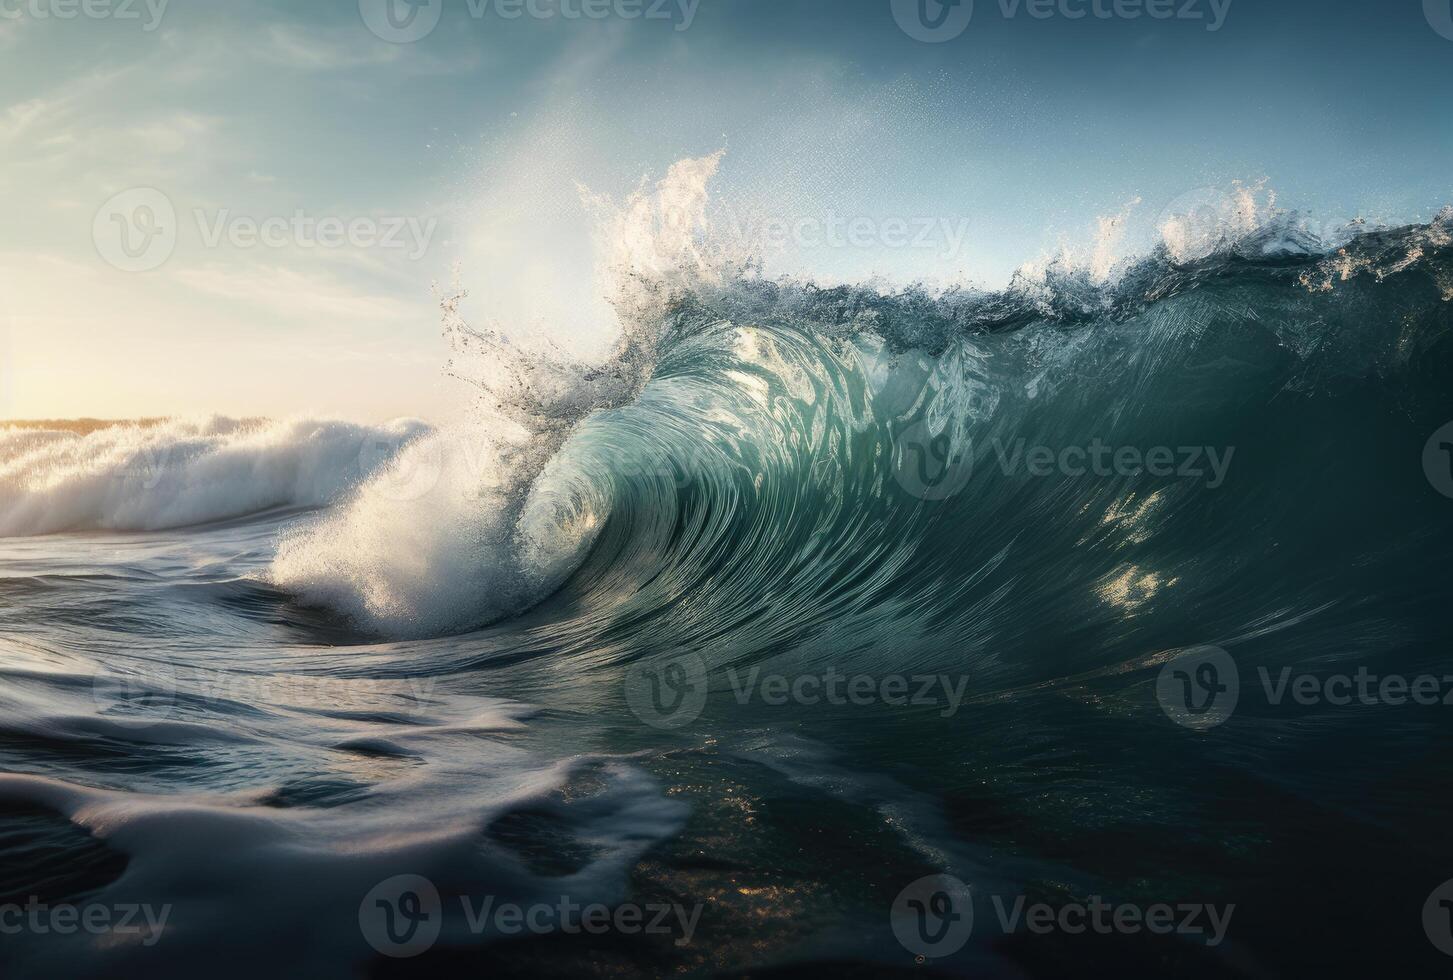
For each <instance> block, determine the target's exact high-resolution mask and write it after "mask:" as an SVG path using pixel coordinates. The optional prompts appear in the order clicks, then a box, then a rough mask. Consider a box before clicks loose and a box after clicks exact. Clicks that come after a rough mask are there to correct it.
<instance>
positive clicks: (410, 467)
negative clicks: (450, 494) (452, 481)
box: [358, 419, 480, 503]
mask: <svg viewBox="0 0 1453 980" xmlns="http://www.w3.org/2000/svg"><path fill="white" fill-rule="evenodd" d="M403 421H405V420H402V419H399V420H395V421H394V422H391V423H389V424H388V425H387V426H384V427H383V430H382V431H380V432H379V434H377V435H375V436H371V437H367V438H365V439H364V440H363V446H362V448H361V449H359V451H358V471H359V473H360V474H363V475H365V481H364V484H363V492H364V493H365V494H367V495H369V496H374V497H381V498H383V499H385V500H392V501H395V502H399V503H405V502H409V501H414V500H418V499H419V498H421V497H423V496H425V495H427V494H429V493H431V492H432V491H433V490H434V488H435V487H437V486H438V485H439V480H440V478H441V477H442V476H443V474H444V463H445V453H446V451H447V450H449V449H454V450H456V451H459V452H462V453H463V457H462V458H463V459H465V460H466V461H468V460H471V459H473V460H475V462H478V458H477V457H475V456H474V455H473V454H472V453H471V452H470V449H471V446H470V445H468V444H467V443H465V442H464V440H462V439H461V440H457V441H456V444H455V445H453V446H449V445H446V441H445V440H444V439H440V438H433V437H431V436H428V435H423V434H420V433H418V432H414V431H411V430H410V429H409V428H408V427H403V426H400V425H399V422H403ZM472 472H480V469H478V468H475V469H473V470H472Z"/></svg>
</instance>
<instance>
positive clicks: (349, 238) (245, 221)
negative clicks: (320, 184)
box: [91, 187, 439, 272]
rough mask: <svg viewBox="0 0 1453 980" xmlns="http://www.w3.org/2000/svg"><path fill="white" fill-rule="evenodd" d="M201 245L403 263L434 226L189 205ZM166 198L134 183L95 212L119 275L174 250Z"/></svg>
mask: <svg viewBox="0 0 1453 980" xmlns="http://www.w3.org/2000/svg"><path fill="white" fill-rule="evenodd" d="M192 218H193V221H194V222H195V223H196V226H197V236H198V239H199V240H200V243H201V245H202V247H204V248H208V249H215V248H220V247H222V246H223V245H224V244H226V245H228V246H230V247H232V248H235V249H254V248H268V249H283V248H302V249H315V248H321V249H342V248H353V249H384V250H401V251H404V252H405V254H406V255H407V257H408V259H409V260H410V261H417V260H418V259H421V258H423V257H424V254H425V253H426V252H427V251H428V249H429V245H430V244H431V243H432V241H433V239H434V233H435V232H436V231H437V230H438V227H439V220H438V219H437V218H427V219H425V218H420V217H417V216H409V215H397V216H373V215H364V216H356V217H350V218H343V217H340V216H336V215H314V214H309V213H308V212H307V211H304V210H302V209H297V210H294V211H293V213H292V214H290V215H271V216H264V217H260V218H259V217H255V216H252V215H242V214H235V213H233V211H232V210H231V209H230V208H222V209H220V210H217V211H211V212H209V211H207V210H206V209H204V208H197V209H194V210H193V212H192ZM181 224H182V223H181V222H180V221H179V220H178V217H177V211H176V207H175V205H173V203H172V200H171V198H169V197H168V196H167V195H166V194H164V193H162V192H161V191H159V190H157V189H156V188H154V187H135V188H132V189H130V190H127V191H122V192H121V193H120V194H117V195H115V196H114V197H112V198H111V199H110V200H108V201H107V202H106V203H105V204H103V205H101V207H100V208H99V209H98V210H97V212H96V216H95V219H94V220H93V222H92V225H91V234H92V239H93V240H94V241H95V244H96V251H97V252H98V253H99V254H100V256H101V258H103V259H105V260H106V261H107V262H108V263H110V264H111V265H112V266H114V267H116V268H117V269H120V270H121V271H122V272H149V271H151V270H153V269H156V268H158V267H160V266H161V265H162V264H163V263H165V262H166V261H167V259H169V258H171V256H172V253H173V252H175V251H176V247H177V238H178V233H179V231H180V229H181Z"/></svg>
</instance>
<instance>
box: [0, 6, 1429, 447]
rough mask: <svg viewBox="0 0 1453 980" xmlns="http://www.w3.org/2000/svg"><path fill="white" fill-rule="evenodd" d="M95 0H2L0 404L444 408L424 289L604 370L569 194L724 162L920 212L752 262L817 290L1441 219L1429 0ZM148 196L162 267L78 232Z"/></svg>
mask: <svg viewBox="0 0 1453 980" xmlns="http://www.w3.org/2000/svg"><path fill="white" fill-rule="evenodd" d="M87 2H89V3H90V4H91V7H90V8H88V9H90V10H91V11H92V12H93V13H94V14H99V16H86V15H85V14H84V12H82V11H80V10H79V8H80V4H81V0H0V93H3V94H0V161H3V162H0V201H3V206H4V215H3V222H0V358H3V359H4V360H3V361H0V416H9V417H36V416H75V415H101V416H111V417H118V416H132V415H142V414H164V413H197V412H210V411H218V412H223V413H227V414H270V415H280V414H288V413H294V412H297V413H303V412H307V413H313V414H320V415H346V416H353V417H360V418H367V419H385V418H392V417H395V416H401V415H419V416H425V417H437V416H440V415H442V414H446V413H447V412H448V411H449V410H450V408H451V406H452V405H454V404H455V403H456V402H457V399H458V393H457V392H456V391H455V390H454V389H453V388H452V384H453V383H452V382H448V381H446V380H445V379H444V378H443V376H442V373H441V370H440V367H441V364H442V362H443V359H444V357H445V351H444V347H443V343H442V341H441V340H440V337H439V318H438V314H437V309H436V306H435V302H434V300H433V298H432V296H431V293H430V283H431V282H432V281H434V280H436V279H447V278H448V277H449V275H450V269H451V266H453V265H454V264H455V263H459V265H460V267H461V274H462V278H463V281H464V283H465V284H466V285H467V286H468V287H469V288H470V289H471V299H470V303H469V306H468V307H467V309H468V312H469V314H470V316H471V317H472V318H475V319H484V318H486V317H489V318H494V319H497V320H498V321H499V322H501V323H502V324H504V325H506V326H512V325H519V326H522V327H523V326H528V325H531V324H534V325H536V328H537V329H541V330H545V331H547V332H549V333H551V334H552V335H553V336H555V337H556V339H558V340H560V341H561V342H563V343H567V344H571V345H575V346H577V347H578V348H580V349H581V350H585V351H588V350H591V349H595V348H598V347H599V345H600V343H601V342H602V339H603V337H604V335H605V334H606V332H608V325H607V324H605V323H604V322H603V320H602V317H601V315H600V311H599V302H598V298H597V297H596V296H595V295H594V293H593V288H594V287H593V283H592V281H591V279H590V277H589V275H588V270H589V268H590V264H591V251H590V249H591V241H590V234H589V229H590V225H589V221H588V218H587V216H586V214H585V211H584V209H583V207H582V205H581V199H580V193H579V190H578V189H577V184H583V185H585V186H587V187H589V188H590V189H591V190H593V191H596V192H602V193H609V194H612V195H616V196H620V195H623V194H625V193H626V192H628V191H629V190H630V189H631V188H632V187H634V186H635V185H636V184H637V182H638V181H639V180H640V179H641V178H642V177H643V176H644V175H653V176H660V175H661V174H663V173H664V172H665V170H666V168H667V167H669V166H670V165H671V164H672V163H673V162H674V161H676V160H678V159H681V158H684V157H688V156H700V155H703V154H707V153H711V152H713V151H716V150H719V149H722V148H725V149H726V155H725V157H724V159H723V161H722V165H721V170H720V173H719V176H718V179H717V182H716V184H715V185H714V188H713V192H714V196H715V199H716V200H717V201H719V202H722V203H723V204H725V205H726V206H728V207H730V208H731V209H732V210H733V213H734V214H751V215H761V214H766V215H770V216H772V217H773V218H774V219H780V220H781V221H783V222H784V223H794V224H800V223H801V222H802V221H809V222H817V225H815V226H814V227H818V228H821V227H823V226H826V225H828V224H830V223H831V222H832V221H833V220H835V219H847V218H853V217H866V218H869V219H871V220H872V221H874V222H876V224H875V225H874V228H875V229H877V230H878V231H881V230H882V229H883V228H884V227H886V224H885V223H886V222H887V221H888V220H890V219H899V220H901V221H903V222H905V223H907V224H910V225H912V224H915V223H918V222H924V223H927V222H930V221H932V222H936V223H937V224H935V225H934V226H933V227H935V228H937V229H939V231H938V232H936V233H935V235H936V237H934V238H933V240H932V241H930V242H928V243H927V244H928V245H930V246H942V247H926V248H911V247H897V246H893V245H891V244H885V242H884V240H883V236H881V235H878V234H877V231H875V232H874V234H872V235H868V236H866V237H865V238H864V239H863V240H862V241H860V242H857V243H848V244H843V243H842V242H841V241H839V242H837V243H835V244H834V243H832V242H824V241H821V240H813V241H810V242H803V241H798V242H796V243H795V244H793V245H792V246H791V247H789V248H787V249H785V250H783V251H782V252H781V253H779V254H774V256H773V257H772V259H771V263H770V268H771V269H773V270H774V271H778V272H784V273H793V274H798V275H813V276H817V277H820V278H823V279H826V280H835V279H860V278H865V277H869V276H874V275H877V276H884V277H886V278H888V279H890V280H892V281H897V282H906V281H912V280H915V279H919V278H929V279H931V280H933V281H936V282H941V283H946V282H960V281H963V282H972V283H978V284H983V285H997V284H1001V283H1002V282H1003V281H1005V280H1006V279H1007V278H1008V276H1009V275H1010V274H1011V273H1012V272H1013V270H1014V269H1015V268H1016V267H1018V266H1019V265H1020V264H1021V263H1024V262H1029V261H1033V260H1035V259H1036V258H1037V257H1041V256H1043V255H1045V254H1046V253H1048V252H1051V251H1053V250H1054V249H1056V248H1057V247H1059V246H1060V245H1061V244H1063V243H1085V242H1088V241H1089V240H1090V239H1091V238H1092V237H1093V235H1094V233H1095V227H1096V221H1097V219H1098V218H1100V217H1102V216H1106V215H1114V214H1120V213H1122V212H1123V213H1126V214H1128V218H1127V229H1128V230H1127V234H1126V245H1125V247H1126V248H1127V249H1131V250H1133V249H1134V248H1136V247H1138V246H1139V245H1141V244H1143V243H1145V242H1148V241H1150V239H1151V236H1152V228H1153V226H1154V225H1155V223H1156V219H1157V217H1158V215H1159V214H1160V213H1161V212H1162V211H1163V210H1164V208H1165V207H1166V206H1167V205H1169V204H1170V203H1171V202H1173V201H1176V200H1178V199H1182V198H1184V197H1185V196H1186V195H1188V194H1190V195H1194V194H1196V193H1197V192H1198V189H1201V188H1206V187H1211V188H1225V187H1228V186H1230V185H1231V183H1232V182H1233V181H1236V180H1241V181H1246V182H1252V183H1254V182H1257V181H1262V180H1264V181H1265V182H1266V183H1265V187H1266V188H1268V189H1269V190H1274V191H1275V194H1276V201H1277V203H1278V204H1279V205H1281V206H1285V207H1294V208H1299V209H1303V210H1306V211H1307V212H1309V213H1310V214H1312V215H1313V216H1315V217H1317V218H1320V219H1326V220H1332V219H1341V218H1347V217H1352V216H1356V215H1362V216H1366V217H1369V218H1372V219H1376V220H1386V221H1403V220H1415V219H1419V218H1427V217H1430V216H1431V215H1432V214H1433V213H1435V212H1436V211H1437V210H1438V208H1439V207H1440V206H1442V205H1444V204H1447V203H1450V202H1453V168H1450V166H1449V163H1450V161H1453V114H1450V112H1449V110H1448V107H1447V101H1448V94H1449V92H1450V91H1453V86H1450V82H1453V38H1450V37H1444V36H1443V35H1442V34H1440V33H1439V30H1437V29H1436V27H1437V26H1438V25H1446V30H1447V33H1450V34H1453V17H1450V18H1446V19H1440V18H1442V17H1443V14H1445V13H1446V10H1445V9H1443V8H1446V7H1447V6H1448V3H1447V0H1429V3H1428V4H1427V10H1425V5H1424V3H1423V2H1422V0H1388V2H1365V3H1350V2H1342V3H1327V2H1313V0H1230V3H1229V6H1224V2H1225V0H1219V2H1218V4H1216V5H1215V7H1216V8H1217V9H1219V10H1220V15H1219V20H1220V22H1219V24H1218V25H1216V27H1217V29H1215V30H1212V29H1210V28H1211V27H1212V20H1213V18H1215V17H1216V16H1217V15H1216V14H1215V12H1214V10H1213V4H1212V2H1211V0H1175V3H1174V4H1169V3H1168V0H1149V2H1150V3H1152V4H1164V6H1160V7H1158V8H1157V9H1158V10H1160V11H1161V12H1166V11H1169V10H1171V9H1177V10H1179V9H1182V8H1184V9H1186V10H1187V12H1188V13H1191V14H1198V15H1199V18H1198V19H1188V18H1181V17H1174V16H1172V17H1152V16H1150V14H1149V13H1148V12H1147V8H1146V6H1145V4H1144V3H1143V2H1141V0H1120V3H1121V6H1120V7H1119V8H1118V12H1117V8H1116V6H1115V3H1114V2H1113V0H1098V3H1099V6H1098V7H1097V8H1096V7H1092V6H1091V4H1092V2H1094V0H1055V2H1048V0H1037V3H1038V5H1037V6H1036V5H1031V4H1028V3H1027V2H1024V3H1015V2H1014V0H977V2H976V3H975V4H974V9H973V12H972V18H971V19H970V20H969V21H968V23H967V26H966V27H964V29H963V30H962V32H961V33H958V34H957V35H956V36H954V37H952V38H951V39H948V40H943V41H941V42H940V43H925V42H923V41H921V40H917V39H915V38H914V37H913V36H910V32H909V31H906V30H905V29H903V28H902V27H900V24H899V19H900V18H901V17H903V16H907V15H910V14H911V15H913V16H916V13H915V11H916V6H915V5H913V4H909V5H908V6H907V7H900V8H899V9H898V11H897V14H898V15H899V16H898V17H895V10H894V9H893V5H894V3H895V2H896V3H900V4H901V3H904V2H905V0H832V2H827V0H822V2H806V0H803V2H793V0H770V2H769V0H699V3H692V2H691V0H665V2H663V3H662V4H661V6H660V7H658V8H657V10H658V11H659V12H660V13H662V14H664V15H666V16H659V17H658V16H638V17H634V18H627V17H624V16H620V15H619V14H620V13H622V12H630V11H631V10H632V9H635V10H640V9H641V8H640V7H639V6H637V7H635V8H632V7H631V6H630V4H631V3H632V0H531V2H532V7H531V9H533V10H534V11H535V12H536V13H537V14H544V15H545V16H532V15H531V14H530V13H528V12H525V13H524V14H523V15H522V16H518V17H515V18H512V19H507V18H506V17H505V16H503V14H505V13H508V12H509V11H510V10H511V9H516V8H511V7H510V6H509V4H510V2H511V0H436V2H437V3H438V4H441V6H440V8H439V21H438V25H437V27H435V28H434V29H433V30H432V31H431V32H430V33H428V34H427V36H424V37H422V38H419V39H418V40H414V41H412V42H409V43H391V42H390V41H389V40H386V39H383V38H381V37H379V36H377V35H376V34H375V33H374V32H373V31H371V30H370V28H369V26H368V20H367V18H366V17H365V13H367V14H369V15H370V16H372V15H374V14H376V13H377V10H376V9H375V8H373V7H372V6H371V5H372V4H373V3H374V0H326V2H312V3H297V2H282V0H273V2H268V0H226V2H223V0H210V2H208V0H170V3H167V4H165V5H162V4H161V0H150V4H149V5H148V3H147V0H135V2H134V3H132V2H130V0H87ZM378 2H379V3H380V4H381V3H382V2H384V0H378ZM389 2H400V3H402V2H403V0H389ZM514 2H515V3H516V4H517V5H522V4H523V0H514ZM583 2H584V3H587V4H595V5H596V6H593V7H587V8H582V6H581V4H582V3H583ZM643 2H644V3H645V5H646V6H647V7H650V6H651V5H652V4H656V3H657V0H643ZM928 2H929V3H930V4H932V6H931V7H930V8H929V12H930V13H935V12H937V11H938V9H939V8H938V7H937V0H928ZM1188 2H1189V3H1191V6H1190V7H1189V8H1186V7H1185V5H1186V4H1187V3H1188ZM1440 3H1441V5H1442V6H1441V7H1440V6H1439V4H1440ZM123 4H124V5H125V6H124V7H123V6H121V5H123ZM562 4H563V5H564V6H563V7H562ZM471 5H472V6H471ZM399 9H400V10H401V11H402V10H403V9H404V8H399ZM587 9H588V10H591V11H593V12H594V13H595V14H602V13H603V16H585V15H584V12H585V11H586V10H587ZM475 10H480V11H481V12H482V15H481V16H475V15H474V11H475ZM905 11H907V14H905ZM1080 11H1084V12H1085V15H1084V16H1081V17H1078V18H1076V17H1074V16H1073V15H1074V14H1076V13H1078V12H1080ZM72 12H74V13H77V16H74V17H72V18H70V19H66V18H63V17H62V16H60V15H61V14H66V13H72ZM1129 12H1138V14H1139V16H1136V17H1133V18H1132V17H1128V16H1125V14H1127V13H1129ZM431 13H432V9H431V8H429V7H424V8H422V15H424V16H426V17H427V16H429V15H430V14H431ZM567 13H568V14H574V13H581V14H582V15H581V16H566V14H567ZM949 13H950V14H951V15H953V16H961V13H960V12H959V11H949ZM129 15H134V16H129ZM405 19H406V18H405ZM414 23H415V24H417V23H419V22H418V21H415V22H414ZM135 188H144V189H150V192H152V193H156V192H159V193H160V194H162V195H163V196H164V199H165V201H166V202H167V203H168V204H169V205H170V206H171V208H172V209H173V210H174V211H175V222H174V228H173V229H172V230H173V232H174V237H175V243H174V245H168V246H167V248H166V253H165V261H164V262H162V263H160V264H159V265H157V266H156V267H155V268H148V269H145V270H144V271H124V270H123V269H120V268H116V267H115V264H114V263H113V262H112V261H108V256H107V255H106V254H105V253H106V251H107V249H106V248H98V244H97V236H98V235H99V236H104V235H105V234H106V233H107V232H106V229H107V228H109V227H110V225H109V224H108V221H107V219H108V217H109V216H108V214H107V212H106V209H107V208H108V207H110V206H111V205H108V202H110V201H113V199H116V200H120V201H122V202H123V203H125V204H126V207H127V209H128V210H127V213H128V214H135V211H134V205H135V201H136V200H138V199H137V198H134V197H122V198H119V199H117V198H116V195H120V194H124V193H125V192H128V191H131V190H132V189H135ZM142 200H144V201H148V200H151V199H150V198H146V199H142ZM1136 200H1138V201H1139V204H1137V205H1135V206H1133V207H1128V205H1129V204H1130V202H1132V201H1136ZM199 212H200V216H199V214H198V213H199ZM98 215H99V219H98ZM162 217H169V216H167V215H163V216H162ZM269 219H272V222H273V225H272V227H273V230H274V232H275V233H276V234H275V235H274V236H273V238H272V240H271V242H270V243H268V244H258V243H257V242H255V241H253V240H252V239H251V238H250V237H249V235H248V234H247V231H248V229H247V221H248V220H250V221H252V222H254V223H258V224H261V223H265V222H267V221H268V220H269ZM327 219H331V220H332V221H334V222H335V223H337V224H340V225H345V224H352V225H354V226H355V227H356V228H359V229H361V231H360V233H359V234H357V235H355V234H352V233H350V236H349V238H348V241H347V242H346V243H344V244H343V245H341V246H336V245H328V244H326V243H325V244H324V245H319V244H317V241H318V238H319V234H318V233H317V232H319V231H320V229H318V227H317V224H316V223H317V222H319V221H323V220H327ZM239 221H241V222H242V225H241V226H239V225H238V222H239ZM298 221H301V222H302V225H301V227H302V228H303V231H301V232H300V231H299V230H298V229H299V227H300V226H299V224H298ZM279 222H283V223H286V224H287V227H286V228H285V229H284V228H281V226H280V225H279ZM370 223H371V224H370ZM950 229H952V231H951V232H950ZM335 230H336V229H335ZM426 231H427V235H426V234H425V232H426ZM370 232H371V233H372V234H373V238H371V239H370V238H369V237H368V234H367V233H370ZM384 238H389V239H391V241H392V244H390V245H388V246H385V245H383V244H382V243H381V240H382V239H384ZM147 240H148V241H149V239H147ZM136 241H138V242H139V241H142V239H137V240H136ZM395 245H397V246H399V247H394V246H395ZM950 246H952V247H950ZM111 258H112V259H114V255H112V256H111ZM122 264H125V262H124V261H123V263H122Z"/></svg>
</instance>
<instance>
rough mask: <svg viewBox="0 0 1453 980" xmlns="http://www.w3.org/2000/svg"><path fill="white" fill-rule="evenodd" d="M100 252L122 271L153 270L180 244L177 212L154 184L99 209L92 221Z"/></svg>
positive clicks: (118, 195) (114, 199) (117, 196)
mask: <svg viewBox="0 0 1453 980" xmlns="http://www.w3.org/2000/svg"><path fill="white" fill-rule="evenodd" d="M91 238H92V240H93V241H94V242H95V243H96V252H97V253H98V254H99V255H100V256H101V258H103V259H105V260H106V261H107V262H109V263H110V264H111V265H113V266H115V267H116V268H118V269H120V270H121V271H122V272H149V271H151V270H152V269H155V268H157V267H158V266H160V265H161V264H162V263H163V262H165V261H166V260H167V259H169V258H171V255H172V252H173V251H174V250H175V249H176V247H177V212H176V208H174V207H173V206H172V202H171V198H169V197H167V196H166V195H165V194H163V193H162V192H161V191H159V190H157V189H156V188H154V187H133V188H132V189H130V190H126V191H122V192H121V193H120V194H117V195H115V196H114V197H112V198H111V199H110V200H108V201H107V202H106V203H105V204H103V205H101V207H100V209H98V210H97V211H96V217H95V220H94V221H93V222H92V224H91Z"/></svg>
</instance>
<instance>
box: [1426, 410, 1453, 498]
mask: <svg viewBox="0 0 1453 980" xmlns="http://www.w3.org/2000/svg"><path fill="white" fill-rule="evenodd" d="M1423 472H1424V473H1425V474H1426V475H1427V477H1428V482H1429V483H1431V484H1432V485H1433V489H1434V490H1436V491H1438V492H1439V493H1441V494H1442V495H1443V496H1445V497H1450V498H1453V422H1449V423H1448V424H1447V425H1445V426H1443V427H1442V428H1441V429H1439V430H1438V431H1437V432H1434V433H1433V435H1432V437H1431V438H1429V439H1428V442H1427V445H1425V446H1423Z"/></svg>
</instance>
